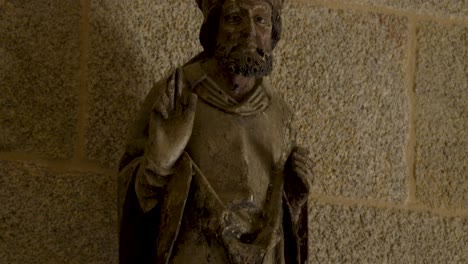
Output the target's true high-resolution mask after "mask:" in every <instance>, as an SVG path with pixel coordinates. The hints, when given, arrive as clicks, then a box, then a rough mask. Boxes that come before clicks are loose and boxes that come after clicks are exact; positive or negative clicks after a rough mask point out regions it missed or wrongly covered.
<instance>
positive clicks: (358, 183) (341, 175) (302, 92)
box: [272, 4, 408, 201]
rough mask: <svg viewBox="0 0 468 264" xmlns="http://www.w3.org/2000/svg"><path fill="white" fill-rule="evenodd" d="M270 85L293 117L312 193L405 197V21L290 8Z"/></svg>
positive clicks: (388, 17)
mask: <svg viewBox="0 0 468 264" xmlns="http://www.w3.org/2000/svg"><path fill="white" fill-rule="evenodd" d="M283 17H284V23H283V24H284V29H283V39H282V41H281V42H280V45H279V47H278V49H277V50H276V60H275V66H276V68H275V71H274V73H273V77H272V83H273V84H274V86H275V88H277V90H278V91H279V92H280V93H281V94H282V95H283V96H284V98H285V99H286V101H288V102H289V103H290V105H292V106H293V107H294V109H295V112H296V120H297V122H296V124H297V128H298V132H299V142H300V143H301V144H303V145H306V146H308V147H309V148H310V151H311V156H312V159H313V160H314V162H315V163H316V166H315V168H314V171H313V179H312V184H313V190H312V192H314V193H322V194H327V195H341V196H346V197H358V198H365V199H380V200H391V201H402V200H404V199H405V198H406V168H407V166H406V160H405V157H404V149H405V144H406V135H407V133H408V132H407V130H408V117H407V111H408V107H407V104H408V103H407V101H406V89H405V83H404V76H405V74H404V63H405V60H406V56H405V50H406V44H407V43H406V42H407V27H406V20H405V19H404V18H399V17H392V16H388V15H380V14H362V13H353V12H350V11H334V10H329V9H325V8H313V7H307V6H301V5H297V4H291V5H289V6H288V8H286V10H285V11H284V16H283Z"/></svg>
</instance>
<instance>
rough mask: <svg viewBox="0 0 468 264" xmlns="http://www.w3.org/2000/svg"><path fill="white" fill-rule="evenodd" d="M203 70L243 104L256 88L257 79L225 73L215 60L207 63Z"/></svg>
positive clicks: (204, 64)
mask: <svg viewBox="0 0 468 264" xmlns="http://www.w3.org/2000/svg"><path fill="white" fill-rule="evenodd" d="M202 68H203V70H204V71H205V72H206V74H207V75H208V76H209V77H210V78H211V79H212V80H213V81H215V82H216V84H218V86H219V87H220V88H222V89H223V90H224V91H226V93H227V94H229V95H230V96H231V97H232V98H234V99H235V100H236V101H238V102H241V101H242V100H243V99H244V98H245V96H246V95H247V94H249V93H250V91H252V89H253V88H254V87H255V81H256V79H255V77H245V76H242V75H236V74H232V73H228V72H225V71H224V70H223V69H222V68H221V67H220V66H219V65H218V63H217V61H216V60H215V59H214V58H212V59H209V60H207V61H205V62H204V63H203V64H202Z"/></svg>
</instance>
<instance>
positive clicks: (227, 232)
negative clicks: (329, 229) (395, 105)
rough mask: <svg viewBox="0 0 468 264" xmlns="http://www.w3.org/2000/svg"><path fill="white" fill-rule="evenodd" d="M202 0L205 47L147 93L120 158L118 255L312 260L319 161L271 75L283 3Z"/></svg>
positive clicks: (144, 259) (177, 260)
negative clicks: (312, 198) (300, 138)
mask: <svg viewBox="0 0 468 264" xmlns="http://www.w3.org/2000/svg"><path fill="white" fill-rule="evenodd" d="M197 4H198V6H199V7H200V9H201V10H202V12H203V15H204V22H203V25H202V27H201V30H200V41H201V44H202V46H203V48H204V51H203V52H202V53H201V54H199V55H197V56H196V57H195V58H193V59H192V60H190V61H189V62H188V63H186V64H185V65H184V66H182V67H180V68H178V69H177V70H175V72H173V73H172V74H171V75H170V76H169V77H168V78H166V79H163V80H161V81H159V82H158V83H157V84H156V85H155V86H154V88H153V89H152V90H151V91H150V93H149V94H148V96H147V98H146V100H145V102H144V103H143V106H142V110H141V113H140V115H139V118H138V119H137V121H136V123H135V125H134V126H133V127H132V129H133V132H132V134H131V136H130V139H129V142H128V144H127V147H126V152H125V154H124V156H123V158H122V160H121V163H120V168H119V221H120V222H119V225H120V240H119V243H120V252H119V254H120V263H171V264H187V263H197V264H198V263H236V264H237V263H238V264H240V263H249V264H254V263H258V264H260V263H306V262H307V250H308V248H307V240H308V235H307V231H308V229H307V198H308V194H309V186H308V183H307V178H308V177H310V174H311V169H310V168H311V166H310V164H311V162H310V161H309V159H308V155H307V151H305V149H301V148H298V147H297V146H296V145H295V134H294V130H293V129H292V128H291V119H292V112H291V111H290V110H289V108H288V106H287V105H286V104H285V102H284V101H283V100H282V99H281V98H280V97H279V96H277V95H276V94H275V93H274V92H273V91H272V90H271V89H270V84H269V82H268V78H267V75H268V74H269V73H270V72H271V69H272V51H273V49H274V47H275V46H276V44H277V42H278V41H279V39H280V35H281V17H280V10H281V8H282V5H283V1H282V0H197Z"/></svg>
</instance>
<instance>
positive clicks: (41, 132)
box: [0, 0, 80, 158]
mask: <svg viewBox="0 0 468 264" xmlns="http://www.w3.org/2000/svg"><path fill="white" fill-rule="evenodd" d="M79 20H80V5H79V2H77V1H72V2H70V1H60V0H54V1H44V0H40V1H0V94H1V96H0V105H1V107H0V151H24V152H35V153H41V154H44V155H47V156H51V157H62V158H64V157H70V156H72V154H73V139H74V135H75V132H76V129H75V124H76V121H77V100H78V99H77V96H78V87H79V71H78V69H79V44H80V43H79ZM51 138H53V139H54V140H51Z"/></svg>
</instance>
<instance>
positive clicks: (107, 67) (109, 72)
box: [86, 0, 203, 167]
mask: <svg viewBox="0 0 468 264" xmlns="http://www.w3.org/2000/svg"><path fill="white" fill-rule="evenodd" d="M90 9H91V13H90V16H91V32H90V61H89V72H90V74H89V79H90V105H91V106H90V115H89V116H90V118H89V122H88V130H87V135H86V139H87V142H86V148H87V156H88V158H89V159H91V160H96V161H98V162H100V163H101V164H103V165H105V166H107V167H114V166H116V164H117V162H118V160H119V158H120V156H121V155H122V154H123V145H124V143H125V137H126V134H127V128H128V126H129V125H130V124H131V123H132V122H133V119H134V118H135V117H136V113H137V111H138V108H139V104H140V103H141V102H142V100H143V99H144V97H145V96H146V94H147V92H148V91H149V90H150V88H151V87H152V85H153V84H154V83H155V82H157V81H158V80H159V79H161V78H163V77H165V76H166V75H167V74H169V72H170V71H171V70H173V69H175V68H176V67H177V66H181V65H182V64H183V63H184V62H185V61H187V60H188V59H190V58H191V57H193V56H195V55H196V54H198V53H199V52H201V51H202V48H201V45H200V44H199V42H198V32H199V27H200V25H201V22H202V19H203V16H202V13H201V12H200V11H199V10H198V7H197V6H196V2H195V1H182V2H178V3H177V4H174V3H172V2H169V1H165V2H162V3H157V4H156V3H155V2H154V1H151V0H139V1H109V0H106V1H91V8H90Z"/></svg>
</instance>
